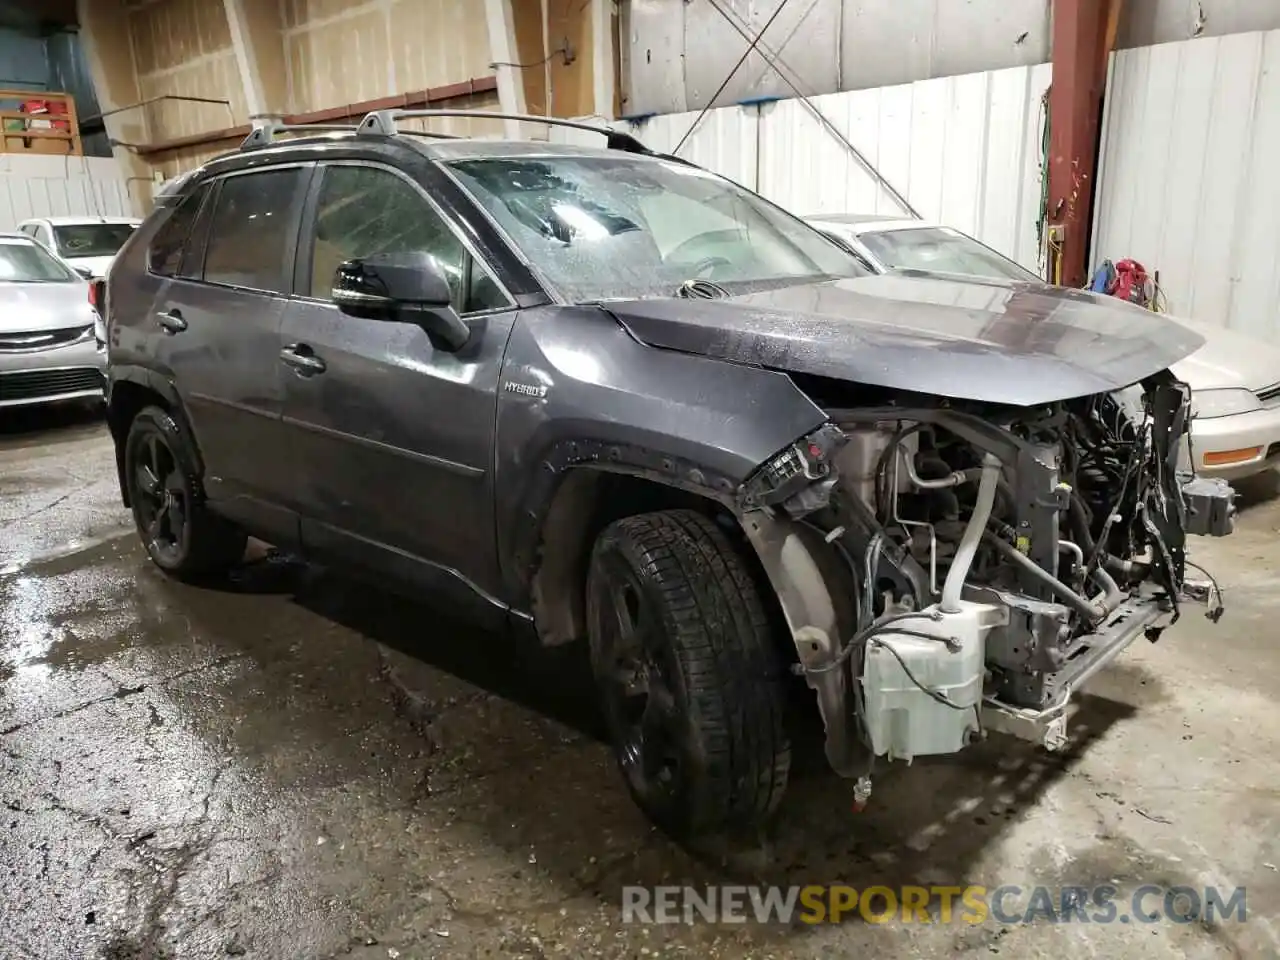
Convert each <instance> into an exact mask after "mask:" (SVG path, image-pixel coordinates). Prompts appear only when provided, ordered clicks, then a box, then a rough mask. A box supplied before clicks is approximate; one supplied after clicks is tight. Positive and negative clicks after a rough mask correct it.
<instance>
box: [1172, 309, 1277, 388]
mask: <svg viewBox="0 0 1280 960" xmlns="http://www.w3.org/2000/svg"><path fill="white" fill-rule="evenodd" d="M1178 323H1180V324H1182V325H1183V326H1185V327H1187V328H1188V329H1190V330H1193V331H1195V332H1196V333H1198V334H1200V335H1201V336H1202V337H1204V346H1203V347H1201V348H1200V349H1199V350H1197V351H1196V352H1195V353H1193V354H1192V355H1191V356H1189V357H1187V359H1185V360H1183V361H1181V362H1180V363H1177V364H1175V365H1174V367H1173V372H1174V374H1175V375H1177V376H1178V377H1179V378H1181V379H1183V380H1185V381H1186V382H1187V383H1189V384H1191V389H1192V390H1218V389H1221V388H1224V387H1244V388H1245V389H1246V390H1261V389H1262V388H1263V387H1270V386H1273V385H1274V384H1277V383H1280V349H1276V348H1275V347H1273V346H1272V345H1271V344H1269V343H1267V342H1266V341H1265V340H1260V339H1258V338H1257V337H1250V336H1246V335H1245V334H1243V333H1237V332H1236V331H1234V330H1228V329H1226V328H1225V327H1215V326H1212V325H1210V324H1207V323H1198V322H1196V321H1193V320H1182V319H1179V320H1178Z"/></svg>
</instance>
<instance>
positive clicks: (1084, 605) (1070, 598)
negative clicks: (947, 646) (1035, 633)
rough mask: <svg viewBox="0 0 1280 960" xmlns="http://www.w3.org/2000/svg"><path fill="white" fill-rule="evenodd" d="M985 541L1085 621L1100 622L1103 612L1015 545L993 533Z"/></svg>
mask: <svg viewBox="0 0 1280 960" xmlns="http://www.w3.org/2000/svg"><path fill="white" fill-rule="evenodd" d="M966 533H967V531H966ZM983 539H985V540H986V541H987V543H989V544H991V545H992V546H993V547H995V548H996V550H998V551H999V552H1000V555H1001V556H1002V557H1004V558H1005V559H1007V560H1011V561H1012V562H1013V563H1015V564H1017V565H1018V566H1019V567H1020V568H1021V569H1023V570H1025V571H1026V572H1027V573H1029V574H1030V575H1031V576H1033V577H1035V578H1036V579H1037V580H1039V581H1040V582H1041V583H1043V584H1044V585H1045V586H1046V587H1048V588H1049V589H1050V590H1052V591H1053V592H1054V593H1056V594H1057V595H1058V596H1059V597H1061V598H1062V599H1063V600H1065V601H1066V602H1067V604H1068V605H1070V606H1071V607H1074V608H1075V610H1076V611H1077V612H1078V613H1080V615H1081V616H1083V617H1084V618H1085V619H1087V620H1089V621H1090V622H1093V621H1094V620H1098V619H1100V618H1101V617H1102V616H1103V612H1102V610H1100V609H1099V608H1097V607H1095V606H1094V605H1093V604H1092V603H1090V602H1089V601H1088V600H1086V599H1085V598H1084V597H1082V596H1080V594H1078V593H1076V592H1075V591H1074V590H1072V589H1071V588H1070V587H1068V586H1067V585H1066V584H1065V583H1063V582H1062V581H1061V580H1059V579H1058V578H1057V577H1055V576H1054V575H1053V574H1051V573H1050V572H1049V571H1048V570H1045V569H1043V568H1042V567H1041V566H1040V565H1039V564H1037V563H1036V562H1035V561H1034V560H1032V559H1031V558H1030V557H1028V556H1026V555H1024V554H1023V553H1021V552H1019V551H1018V549H1017V548H1016V547H1014V545H1013V544H1011V543H1009V542H1008V541H1006V540H1001V539H1000V538H999V537H997V536H996V535H995V534H993V533H987V534H986V535H985V537H984V538H983Z"/></svg>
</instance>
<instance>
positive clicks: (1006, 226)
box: [759, 65, 1050, 270]
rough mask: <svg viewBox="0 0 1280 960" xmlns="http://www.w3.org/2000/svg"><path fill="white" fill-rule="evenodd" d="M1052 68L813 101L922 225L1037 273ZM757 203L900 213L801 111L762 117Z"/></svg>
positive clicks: (792, 103)
mask: <svg viewBox="0 0 1280 960" xmlns="http://www.w3.org/2000/svg"><path fill="white" fill-rule="evenodd" d="M1049 77H1050V67H1049V66H1048V65H1042V66H1037V67H1014V68H1010V69H1007V70H997V71H994V72H991V73H979V74H967V75H965V76H960V77H949V78H944V79H940V80H926V81H921V82H918V83H912V84H901V85H898V86H893V87H881V88H878V89H874V90H856V91H852V92H849V93H836V94H828V95H826V96H822V97H814V98H813V99H812V101H811V102H812V103H813V106H814V107H815V108H817V109H818V110H820V111H821V112H822V114H823V116H825V117H826V118H827V119H828V120H829V121H830V122H831V124H832V125H833V126H835V127H836V128H837V129H838V130H839V131H840V132H841V133H842V134H844V136H845V137H846V138H847V139H848V140H849V141H850V143H852V144H853V145H854V146H855V147H857V148H858V150H859V151H860V152H861V153H862V154H863V156H864V157H866V158H867V160H868V161H869V162H870V163H871V165H872V166H873V167H875V168H876V169H878V170H879V171H880V173H881V174H882V175H883V176H884V177H885V178H886V179H887V180H888V181H889V182H890V183H891V184H892V185H893V186H894V188H895V189H897V190H898V191H899V192H900V193H902V194H903V195H904V196H905V197H906V199H907V200H908V202H909V203H910V204H911V205H912V206H913V207H915V208H916V210H917V211H918V212H919V213H920V215H921V216H922V217H925V218H927V219H932V220H940V221H942V222H944V223H947V224H949V225H951V226H954V227H956V228H958V229H960V230H964V231H965V232H967V233H971V234H973V235H974V236H975V237H977V238H978V239H980V240H982V241H983V242H985V243H987V244H989V245H991V246H992V247H994V248H996V249H997V250H999V251H1000V252H1002V253H1004V254H1006V255H1007V256H1010V257H1013V258H1014V259H1016V260H1018V262H1020V263H1022V264H1023V265H1025V266H1027V267H1028V268H1030V269H1033V270H1034V269H1037V262H1038V251H1037V247H1036V238H1035V221H1036V215H1037V211H1038V209H1039V203H1040V170H1039V139H1040V132H1039V130H1040V113H1039V105H1040V97H1041V95H1042V94H1043V92H1044V91H1045V89H1046V88H1047V87H1048V85H1049ZM760 124H761V127H760V182H759V190H760V192H761V193H762V194H764V195H765V196H766V197H768V198H769V199H770V200H773V201H775V202H777V203H779V204H781V205H782V206H784V207H787V208H788V209H790V210H794V211H795V212H797V213H801V214H812V213H865V214H871V213H875V214H886V215H894V214H899V213H903V210H902V208H901V207H900V206H899V204H898V203H897V202H896V201H895V200H894V199H893V197H892V195H891V194H890V193H889V192H888V191H887V190H885V189H884V188H883V187H882V186H881V185H880V184H879V183H877V181H876V179H875V177H874V176H873V175H872V174H871V173H870V172H868V171H867V170H866V168H865V167H864V166H863V165H862V164H861V163H859V162H858V160H857V159H856V158H855V157H854V156H853V155H852V154H851V153H850V151H849V150H848V149H847V148H846V147H845V146H844V144H842V143H841V142H840V141H839V140H838V139H837V138H836V137H835V136H834V135H832V134H831V133H830V132H829V131H827V130H825V129H824V128H823V126H822V124H820V123H819V121H818V120H817V119H816V118H815V117H814V116H813V115H812V114H811V113H810V111H809V110H808V109H807V108H806V107H805V105H804V104H803V103H802V102H801V101H799V100H786V101H780V102H778V103H775V104H771V105H768V106H765V107H764V108H762V117H761V121H760Z"/></svg>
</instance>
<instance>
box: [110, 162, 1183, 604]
mask: <svg viewBox="0 0 1280 960" xmlns="http://www.w3.org/2000/svg"><path fill="white" fill-rule="evenodd" d="M464 149H470V150H481V149H484V150H495V151H496V150H502V149H516V148H514V147H512V148H505V147H503V146H502V145H488V146H485V145H473V146H470V147H463V146H461V145H452V146H450V145H446V146H444V147H435V146H428V145H424V144H422V143H420V142H417V141H414V140H412V139H411V138H391V139H385V138H372V137H371V138H352V139H347V140H336V141H335V140H333V139H328V138H326V139H325V140H324V141H323V142H321V141H312V142H308V141H301V142H298V141H295V142H293V143H289V144H282V145H278V146H274V147H267V148H261V149H256V150H252V151H245V152H242V153H239V154H237V155H234V156H232V157H230V158H226V159H223V160H218V161H214V162H212V163H211V164H209V165H208V166H207V167H206V168H204V169H203V170H202V171H201V172H200V173H198V174H197V175H196V176H194V177H192V178H191V179H190V180H189V181H185V182H183V183H182V184H181V186H180V187H178V188H176V189H180V190H181V191H182V192H183V193H186V192H189V191H191V190H193V189H196V188H198V186H199V185H200V183H201V182H203V181H204V180H207V179H209V178H211V177H217V176H221V175H223V174H234V173H236V172H238V171H242V170H252V169H256V168H269V167H271V166H272V165H275V164H280V163H298V162H300V161H302V162H306V161H310V160H324V159H326V158H332V159H340V160H343V161H346V162H352V161H355V162H371V163H379V164H382V165H392V166H394V167H396V168H397V169H399V170H402V171H404V172H405V173H406V175H408V176H410V177H412V178H413V179H414V180H416V181H417V182H418V183H420V184H421V185H423V187H424V189H426V190H427V192H428V193H429V195H430V196H431V197H432V199H433V201H434V202H436V203H437V205H438V206H439V208H440V211H441V212H442V214H443V215H445V216H446V218H448V219H450V220H452V221H453V222H454V223H455V225H456V226H457V227H458V228H459V234H460V235H461V236H462V237H464V238H466V241H467V243H468V245H469V246H470V247H471V249H472V250H473V252H475V253H477V254H478V255H479V256H480V258H481V260H482V261H484V262H485V263H487V265H488V266H489V268H490V269H491V270H492V272H493V273H494V275H495V276H496V277H497V278H498V279H499V280H500V281H501V282H502V283H503V284H504V285H505V286H506V288H507V289H508V290H509V291H510V292H511V293H512V294H513V297H514V298H515V300H516V302H517V303H519V304H522V305H523V309H512V310H509V311H501V312H497V313H491V314H487V315H479V316H473V317H468V318H466V322H467V323H468V324H469V326H470V328H471V340H470V342H469V343H468V345H467V346H466V347H465V348H464V349H463V350H462V351H461V352H460V353H457V354H451V353H448V352H445V351H443V350H441V349H440V348H439V347H438V346H437V345H435V344H433V343H432V342H431V341H430V340H429V338H428V337H427V335H426V334H425V333H424V331H423V330H422V329H421V327H420V326H418V325H415V324H413V323H410V322H407V321H405V322H401V321H394V320H390V319H382V320H375V319H367V320H366V319H357V318H355V317H352V316H349V315H347V314H343V313H339V312H338V310H337V309H336V308H335V307H333V306H331V305H329V304H326V303H320V302H317V301H315V300H314V299H311V298H309V297H303V296H298V295H292V296H271V295H266V294H262V293H260V292H256V291H248V290H241V289H236V288H229V287H219V286H215V285H212V284H207V283H204V282H197V281H189V280H172V281H169V280H164V279H161V278H157V277H154V276H152V275H150V274H149V273H148V272H147V267H146V258H145V250H146V248H147V246H148V245H149V243H150V240H151V238H152V236H153V235H154V233H155V230H156V226H157V224H158V222H159V220H160V219H161V218H163V216H165V211H163V210H162V211H160V212H158V213H156V214H154V215H153V216H152V217H151V218H150V219H149V220H148V221H147V223H145V224H144V225H143V227H142V228H141V229H139V230H138V231H137V232H136V234H135V235H134V237H133V238H131V240H130V241H129V242H128V243H126V245H125V247H124V249H123V250H122V251H121V253H120V254H119V256H118V258H117V261H116V267H115V269H113V271H112V273H111V276H110V278H109V280H108V292H107V310H108V324H109V339H110V341H111V354H110V378H111V382H112V384H113V389H112V394H113V397H114V396H115V389H114V386H115V385H116V384H119V383H122V382H130V383H132V384H133V385H135V387H137V386H141V387H145V388H146V389H148V390H151V391H154V393H155V394H156V395H157V396H158V397H163V398H164V399H165V401H166V402H167V403H168V404H169V405H170V406H171V407H173V409H174V411H175V415H176V416H177V417H178V418H179V420H180V421H182V422H184V423H186V424H188V425H189V429H190V431H191V433H192V435H193V437H194V440H195V442H196V445H197V448H198V449H197V454H198V456H200V457H201V458H202V460H203V467H204V473H205V477H206V481H207V482H206V487H207V491H208V494H209V497H210V503H211V504H212V506H213V507H214V508H215V509H216V510H219V511H221V512H223V513H226V514H227V515H229V516H232V517H233V518H235V519H237V520H238V521H240V522H241V523H243V524H244V525H245V526H246V527H247V528H248V529H249V530H250V531H252V532H254V533H257V534H259V535H261V536H263V537H264V538H266V539H270V540H274V541H276V542H281V541H283V542H285V543H293V542H298V543H300V544H301V546H302V548H303V549H304V551H305V552H307V553H308V554H312V555H315V556H317V557H318V558H320V559H323V560H326V561H329V562H337V563H339V564H341V565H343V566H345V567H346V568H348V569H352V570H355V571H364V572H366V573H372V574H374V575H376V576H378V577H380V578H381V579H382V580H383V581H384V582H396V583H400V584H402V585H409V586H410V587H411V588H417V589H420V590H426V591H443V592H444V593H445V594H446V595H448V596H450V597H451V598H452V599H454V600H456V601H460V602H461V603H462V604H464V605H468V606H469V609H468V614H469V615H470V614H474V615H475V616H477V617H478V618H480V619H481V620H483V621H484V622H486V623H491V624H492V623H498V622H501V618H502V617H503V615H504V611H506V610H507V609H508V608H511V609H514V610H516V611H520V612H522V611H526V610H528V609H529V578H530V575H531V572H532V570H533V569H534V566H535V564H536V550H537V545H538V542H539V537H540V535H541V533H542V524H543V520H544V518H545V517H546V516H547V511H548V509H549V507H550V505H551V503H552V502H553V500H554V497H555V495H556V491H557V490H558V489H560V484H561V482H562V480H563V478H564V477H565V476H566V474H568V473H569V472H571V471H574V470H583V469H587V470H606V471H614V472H621V473H627V474H632V475H638V476H642V477H647V478H651V479H654V480H656V481H657V482H659V483H663V484H666V485H669V486H674V487H678V488H683V489H691V490H695V491H697V492H699V493H701V494H703V495H705V496H710V497H713V498H718V499H720V500H722V501H724V502H732V501H733V499H734V497H735V495H736V493H737V490H738V487H739V486H740V485H741V484H742V482H743V481H744V480H745V479H747V478H748V477H749V476H750V475H751V473H752V472H753V471H754V470H755V469H756V468H757V467H758V466H759V464H760V463H762V462H763V461H765V460H766V459H768V458H769V457H770V456H772V455H773V454H775V453H777V452H778V451H780V450H781V449H783V448H784V447H785V446H786V445H787V444H789V443H792V442H794V441H795V440H796V439H798V438H800V437H802V436H804V435H805V434H806V433H808V432H810V431H812V430H814V429H816V428H817V427H819V426H820V425H821V424H822V423H823V422H824V421H825V413H824V412H823V411H822V410H820V409H819V408H818V407H817V406H815V404H814V403H813V402H812V401H811V400H810V399H809V398H808V397H807V396H806V395H805V394H804V393H802V392H801V390H800V389H799V388H798V387H797V386H796V385H795V383H794V382H793V381H792V379H791V377H789V376H788V375H787V373H785V372H780V371H792V372H796V371H808V372H815V373H822V374H825V375H828V376H834V377H840V378H844V379H851V380H860V381H862V382H865V383H872V384H881V385H886V386H898V387H900V388H901V389H903V390H908V391H913V392H932V393H935V394H939V395H943V396H964V397H970V398H979V399H1001V400H1005V401H1006V402H1018V403H1030V402H1038V401H1039V400H1041V399H1049V398H1058V397H1064V396H1070V395H1075V394H1079V393H1090V392H1095V391H1098V390H1102V389H1111V388H1112V387H1114V386H1117V385H1120V384H1122V383H1129V382H1132V381H1133V380H1136V379H1138V378H1139V377H1142V376H1144V375H1146V374H1148V373H1152V372H1155V371H1156V370H1159V369H1161V368H1162V367H1163V366H1164V365H1165V364H1166V363H1168V362H1172V361H1173V360H1176V359H1181V358H1182V357H1183V356H1185V355H1186V354H1188V353H1190V352H1192V350H1194V349H1195V348H1196V347H1197V346H1198V345H1199V338H1197V337H1195V336H1194V335H1192V334H1189V333H1186V332H1185V331H1183V330H1182V329H1181V328H1179V327H1176V326H1171V325H1168V322H1167V321H1165V320H1162V319H1158V318H1155V317H1152V316H1151V315H1149V314H1146V313H1144V312H1142V311H1140V310H1126V309H1125V308H1124V306H1123V305H1119V304H1116V302H1115V301H1108V302H1107V303H1106V304H1103V303H1100V302H1095V300H1094V299H1093V298H1091V297H1090V296H1089V295H1085V294H1069V293H1060V294H1054V295H1050V294H1047V293H1044V292H1035V291H1032V290H1030V289H1022V288H1018V287H1014V288H1008V287H1001V286H999V285H991V284H981V283H959V282H953V281H947V282H942V281H925V280H920V279H914V278H903V277H876V278H866V279H863V280H858V281H847V282H841V283H831V284H825V285H809V286H798V287H791V288H786V289H779V290H774V291H769V292H763V293H756V294H753V295H750V296H745V297H740V298H737V299H735V300H732V301H721V302H715V301H705V300H674V299H672V300H665V299H659V300H651V301H642V302H616V303H615V302H610V303H607V304H603V305H590V304H583V305H556V304H553V303H552V302H550V301H551V297H550V296H549V295H548V293H547V292H546V291H543V290H541V289H540V288H539V287H538V286H537V284H536V281H535V280H534V279H533V275H532V273H531V272H530V271H529V269H528V267H527V265H526V264H524V263H523V261H522V260H521V259H520V258H519V257H518V256H517V255H515V254H514V253H513V252H512V251H511V250H510V248H508V247H506V246H505V244H504V241H503V240H502V238H501V236H500V235H499V234H498V232H497V231H496V229H495V228H494V226H493V225H492V223H490V222H489V221H488V219H487V218H486V217H484V216H483V215H481V214H480V213H479V212H478V211H477V210H476V208H475V207H474V206H473V205H472V204H471V201H470V200H469V199H468V198H467V197H466V196H465V195H464V194H462V193H461V192H460V191H459V190H458V189H457V187H456V184H454V183H453V182H452V181H451V180H450V179H449V178H448V177H447V176H445V175H444V174H443V173H442V172H441V170H440V168H439V166H438V165H437V164H436V162H434V161H432V160H431V159H429V158H430V157H431V156H432V155H433V153H432V152H433V151H438V153H439V155H441V156H445V155H450V154H451V152H453V153H456V152H460V151H463V150H464ZM520 149H524V150H528V149H530V148H529V147H528V146H524V147H521V148H520ZM537 149H539V150H546V151H556V150H557V149H559V148H557V147H555V146H552V145H544V146H542V147H538V148H537ZM564 149H565V150H566V151H569V152H572V151H574V149H575V148H564ZM318 179H319V178H311V179H310V181H308V182H309V187H308V189H309V190H311V191H314V190H315V189H316V188H317V185H318ZM309 197H310V199H309V200H307V201H306V202H301V201H300V202H299V203H298V204H297V206H298V207H299V208H300V212H298V213H297V214H296V215H295V219H296V221H297V222H298V223H299V225H300V226H299V229H300V231H301V232H302V236H301V239H300V242H299V243H300V249H302V250H307V249H308V248H309V231H310V225H309V214H308V213H307V212H306V211H307V210H309V209H310V205H311V204H313V203H314V192H312V193H311V194H310V195H309ZM171 206H172V204H171V203H166V204H165V208H166V209H167V208H169V207H171ZM196 233H197V235H198V233H199V231H198V230H197V231H196ZM291 235H294V236H296V235H297V231H295V232H294V233H293V234H291ZM287 259H288V261H289V265H290V266H291V267H292V268H293V270H292V274H291V275H293V276H294V277H295V286H294V289H296V290H302V289H309V285H308V284H307V283H306V272H307V271H306V269H305V267H304V265H299V264H295V263H294V260H295V257H294V251H293V250H289V251H287ZM297 259H299V260H301V259H302V258H297ZM184 266H185V264H184ZM174 307H177V308H178V309H179V310H180V311H181V313H182V316H183V319H184V320H185V321H186V329H185V330H183V331H181V332H178V333H165V332H163V331H162V329H161V327H160V326H159V325H158V323H157V319H156V315H157V313H159V312H162V311H167V310H170V309H172V308H174ZM619 318H621V322H620V320H619ZM1155 325H1159V328H1160V335H1159V336H1157V334H1156V329H1155ZM642 340H646V341H650V342H652V343H653V344H656V345H657V346H658V347H669V348H671V349H659V348H657V347H655V346H651V345H647V344H646V343H644V342H641V341H642ZM288 350H294V351H302V352H305V353H306V354H307V355H308V356H311V357H315V358H318V359H319V360H320V361H321V362H322V363H323V370H322V371H320V370H310V371H308V370H305V369H301V370H300V369H299V367H298V366H297V365H296V364H291V363H287V362H285V359H284V358H283V357H282V351H288ZM726 360H729V361H733V362H724V361H726ZM769 367H775V368H777V369H768V368H769ZM121 395H124V393H123V392H122V393H121ZM113 409H114V408H113ZM113 423H115V425H116V437H117V442H118V443H119V442H120V440H121V439H122V437H123V429H122V427H121V424H120V421H119V420H118V419H114V420H113ZM124 426H125V427H127V424H125V425H124Z"/></svg>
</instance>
